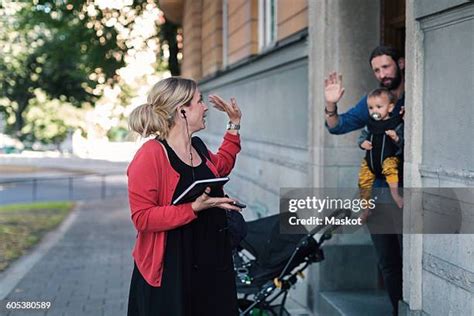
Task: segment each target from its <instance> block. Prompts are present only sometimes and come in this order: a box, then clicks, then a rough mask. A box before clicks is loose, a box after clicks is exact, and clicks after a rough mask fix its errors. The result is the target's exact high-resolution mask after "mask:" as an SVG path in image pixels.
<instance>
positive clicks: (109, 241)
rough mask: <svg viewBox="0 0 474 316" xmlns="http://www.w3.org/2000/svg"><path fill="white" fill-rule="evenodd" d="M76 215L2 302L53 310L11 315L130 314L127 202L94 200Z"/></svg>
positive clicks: (131, 238)
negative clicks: (44, 305)
mask: <svg viewBox="0 0 474 316" xmlns="http://www.w3.org/2000/svg"><path fill="white" fill-rule="evenodd" d="M75 212H77V214H76V216H75V220H74V222H73V223H72V224H71V226H70V228H69V230H67V231H66V233H65V234H64V236H63V237H62V238H61V239H60V240H59V241H58V242H57V243H56V244H55V245H54V246H53V247H52V248H51V249H50V250H49V251H48V252H47V253H46V254H45V255H44V256H43V257H42V258H41V259H40V260H39V261H38V262H37V263H36V264H35V265H34V266H33V267H32V269H31V270H30V271H29V272H28V273H27V274H26V275H25V276H24V278H23V279H22V280H21V281H20V282H19V283H18V284H17V286H16V287H15V288H14V289H13V290H12V291H11V292H10V294H8V295H7V297H6V298H5V299H4V301H3V302H2V305H3V306H2V307H4V306H5V303H6V302H7V301H15V302H19V301H50V302H51V308H50V309H49V310H47V311H46V310H43V311H38V310H31V311H26V310H16V311H13V310H10V312H9V313H7V315H12V316H14V315H48V316H49V315H73V316H76V315H77V316H79V315H88V316H89V315H94V316H101V315H104V316H105V315H113V316H117V315H126V311H127V299H128V289H129V282H130V276H131V271H132V268H133V261H132V257H131V249H132V246H133V241H134V229H133V226H132V223H131V222H130V220H129V210H128V201H127V199H126V197H121V198H118V199H112V200H97V201H89V202H86V203H84V204H82V205H81V206H80V207H79V208H78V209H76V210H75ZM0 281H1V280H0ZM3 313H5V310H4V309H3V310H1V309H0V315H3Z"/></svg>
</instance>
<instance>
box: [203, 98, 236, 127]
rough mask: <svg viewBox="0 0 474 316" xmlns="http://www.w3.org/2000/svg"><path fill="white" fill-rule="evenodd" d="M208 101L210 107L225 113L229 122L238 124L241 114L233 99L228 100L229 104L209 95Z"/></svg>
mask: <svg viewBox="0 0 474 316" xmlns="http://www.w3.org/2000/svg"><path fill="white" fill-rule="evenodd" d="M209 101H210V102H211V103H212V105H213V106H214V107H215V108H216V109H218V110H219V111H222V112H226V113H227V116H229V121H230V122H231V123H233V124H240V118H241V117H242V112H240V108H239V106H238V105H237V101H236V100H235V98H230V102H229V103H228V102H226V101H224V99H222V98H221V97H220V96H218V95H215V94H211V95H209Z"/></svg>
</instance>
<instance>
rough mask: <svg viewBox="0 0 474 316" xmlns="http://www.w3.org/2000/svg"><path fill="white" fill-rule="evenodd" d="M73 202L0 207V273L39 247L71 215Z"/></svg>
mask: <svg viewBox="0 0 474 316" xmlns="http://www.w3.org/2000/svg"><path fill="white" fill-rule="evenodd" d="M73 206H74V203H73V202H38V203H26V204H11V205H5V206H0V271H3V270H5V269H6V268H7V267H8V265H9V264H10V263H11V262H12V261H13V260H15V259H17V258H18V257H20V256H22V255H24V254H25V253H26V251H27V250H28V249H30V248H31V247H33V246H34V245H36V244H37V243H38V242H39V241H40V240H41V238H42V237H43V236H44V235H45V234H46V233H47V232H48V231H50V230H52V229H54V228H55V227H57V226H58V225H59V224H60V223H61V222H62V221H63V220H64V218H65V217H66V216H67V215H68V214H69V212H70V211H71V209H72V207H73Z"/></svg>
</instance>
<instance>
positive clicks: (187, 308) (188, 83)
mask: <svg viewBox="0 0 474 316" xmlns="http://www.w3.org/2000/svg"><path fill="white" fill-rule="evenodd" d="M209 100H210V102H211V103H213V105H214V107H215V108H217V109H218V110H220V111H223V112H226V113H227V115H228V118H229V124H228V130H227V132H226V133H225V135H224V140H223V142H222V144H221V146H220V148H219V150H218V152H217V153H216V154H214V153H211V152H208V151H207V149H206V147H205V145H204V144H203V143H202V141H200V140H199V139H197V137H193V138H191V136H192V134H193V133H195V132H197V131H199V130H202V129H204V128H205V125H206V122H205V118H206V113H207V109H208V108H207V105H206V104H205V103H204V102H203V100H202V96H201V94H200V92H199V89H198V87H197V85H196V83H195V82H194V81H193V80H190V79H184V78H180V77H171V78H167V79H164V80H162V81H160V82H158V83H157V84H156V85H155V86H154V87H153V89H152V90H151V92H150V94H149V96H148V100H147V103H146V104H143V105H141V106H139V107H137V108H136V109H135V110H134V111H133V112H132V113H131V114H130V118H129V125H130V128H131V129H132V130H133V131H135V132H137V133H139V134H140V135H142V136H143V137H148V136H150V135H156V138H155V139H152V140H149V141H147V142H146V143H145V144H143V146H142V147H141V148H140V149H139V150H138V151H137V153H136V154H135V157H134V158H133V160H132V162H131V163H130V165H129V167H128V172H127V174H128V194H129V201H130V209H131V218H132V221H133V224H134V226H135V228H136V230H137V239H136V243H135V247H134V249H133V253H132V254H133V258H134V261H135V267H134V271H133V275H132V280H131V285H130V294H129V303H128V315H140V316H144V315H154V316H156V315H178V316H181V315H183V316H184V315H186V316H187V315H237V313H238V307H237V294H236V290H235V279H234V271H233V263H232V255H231V253H232V249H231V244H230V235H229V232H228V229H227V220H226V215H225V211H224V209H228V210H234V211H240V209H239V208H238V207H237V206H235V205H233V202H235V201H234V200H233V199H231V198H227V197H224V193H223V190H222V189H212V190H211V189H210V188H207V189H206V192H205V193H204V194H202V195H201V196H200V197H198V198H197V199H196V200H195V201H194V202H190V203H184V204H180V205H172V202H171V201H173V200H174V199H175V198H176V197H178V196H179V195H180V194H181V193H182V192H183V191H184V190H185V189H186V188H187V187H188V186H189V185H190V184H191V183H192V182H193V181H195V180H199V179H208V178H215V177H223V176H227V175H228V174H229V173H230V172H231V170H232V168H233V167H234V164H235V159H236V156H237V153H238V152H239V151H240V136H239V133H238V130H239V128H240V118H241V112H240V109H239V107H238V105H237V103H236V101H235V99H231V101H230V103H228V102H226V101H224V100H223V99H221V98H220V97H218V96H216V95H211V96H209ZM204 151H207V152H204Z"/></svg>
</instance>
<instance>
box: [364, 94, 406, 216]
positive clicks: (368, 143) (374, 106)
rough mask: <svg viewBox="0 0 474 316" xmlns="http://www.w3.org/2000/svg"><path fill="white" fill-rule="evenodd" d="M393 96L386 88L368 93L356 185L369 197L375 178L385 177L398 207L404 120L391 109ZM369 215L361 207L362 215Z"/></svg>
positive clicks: (393, 101)
mask: <svg viewBox="0 0 474 316" xmlns="http://www.w3.org/2000/svg"><path fill="white" fill-rule="evenodd" d="M395 102H396V98H395V96H394V95H393V94H392V93H391V92H390V91H389V90H388V89H386V88H378V89H375V90H373V91H371V92H370V93H369V94H368V96H367V105H368V109H369V116H370V118H369V122H368V123H367V126H366V127H365V128H364V130H363V131H362V133H361V135H360V137H359V146H360V148H362V149H364V150H366V155H365V158H364V159H363V160H362V163H361V166H360V171H359V188H360V194H361V198H362V199H366V200H368V199H370V198H371V194H372V185H373V184H374V181H375V179H376V178H382V177H383V178H385V180H386V181H387V184H388V186H389V187H390V193H391V195H392V198H393V200H394V201H395V203H396V204H397V206H398V207H399V208H402V207H403V198H402V197H401V196H400V194H399V193H398V182H399V177H398V167H399V164H400V162H401V159H400V158H401V156H402V152H403V120H402V117H401V116H400V115H399V114H398V113H393V109H394V108H395ZM369 215H370V213H369V210H364V211H363V213H362V215H361V218H362V221H364V222H365V221H366V220H367V217H368V216H369Z"/></svg>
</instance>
